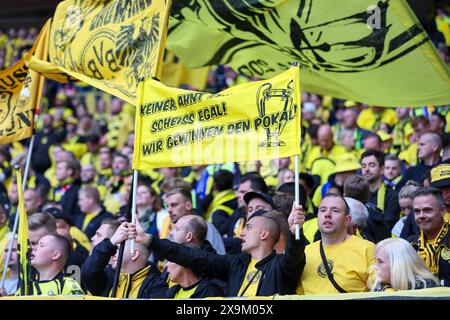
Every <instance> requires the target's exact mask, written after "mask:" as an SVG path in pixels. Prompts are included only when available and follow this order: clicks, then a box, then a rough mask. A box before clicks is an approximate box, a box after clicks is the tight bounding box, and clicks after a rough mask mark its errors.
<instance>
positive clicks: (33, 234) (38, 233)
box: [28, 228, 50, 251]
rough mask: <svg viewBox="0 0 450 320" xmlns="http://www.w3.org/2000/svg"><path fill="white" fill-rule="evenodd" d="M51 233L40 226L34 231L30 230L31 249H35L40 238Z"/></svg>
mask: <svg viewBox="0 0 450 320" xmlns="http://www.w3.org/2000/svg"><path fill="white" fill-rule="evenodd" d="M49 233H50V232H49V231H48V230H47V229H46V228H40V229H37V230H34V231H31V230H30V231H29V232H28V238H29V239H30V247H31V250H32V251H33V248H35V247H36V246H37V244H38V242H39V240H41V238H42V237H43V236H46V235H47V234H49Z"/></svg>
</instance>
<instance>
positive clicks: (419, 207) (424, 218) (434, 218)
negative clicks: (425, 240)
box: [413, 195, 445, 234]
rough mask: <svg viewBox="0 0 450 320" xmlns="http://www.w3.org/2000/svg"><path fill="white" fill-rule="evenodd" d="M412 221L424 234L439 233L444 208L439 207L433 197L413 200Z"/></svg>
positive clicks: (421, 197)
mask: <svg viewBox="0 0 450 320" xmlns="http://www.w3.org/2000/svg"><path fill="white" fill-rule="evenodd" d="M413 206H414V219H415V221H416V224H417V225H418V226H419V228H420V229H421V230H423V232H424V233H425V234H430V233H435V232H437V231H439V229H440V228H441V226H442V223H443V221H444V213H445V207H444V206H442V207H441V206H439V203H438V202H437V201H436V198H435V197H434V196H433V195H428V196H418V197H415V198H414V201H413Z"/></svg>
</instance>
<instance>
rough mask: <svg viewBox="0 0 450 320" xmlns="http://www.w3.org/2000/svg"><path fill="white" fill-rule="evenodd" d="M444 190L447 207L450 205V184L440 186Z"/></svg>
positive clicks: (443, 194) (443, 195) (443, 196)
mask: <svg viewBox="0 0 450 320" xmlns="http://www.w3.org/2000/svg"><path fill="white" fill-rule="evenodd" d="M439 189H440V190H441V192H442V198H444V203H445V206H446V207H450V186H446V187H441V188H439Z"/></svg>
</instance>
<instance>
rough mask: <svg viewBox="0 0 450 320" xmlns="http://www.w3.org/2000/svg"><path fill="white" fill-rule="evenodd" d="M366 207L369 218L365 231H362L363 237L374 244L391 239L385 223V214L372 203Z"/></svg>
mask: <svg viewBox="0 0 450 320" xmlns="http://www.w3.org/2000/svg"><path fill="white" fill-rule="evenodd" d="M366 207H367V210H368V211H369V217H368V218H367V221H366V226H365V228H364V230H362V231H361V235H362V237H363V238H364V239H366V240H369V241H371V242H373V243H378V242H380V241H381V240H384V239H387V238H390V237H391V232H390V230H389V229H388V227H387V226H386V224H385V223H384V215H383V212H382V211H381V210H380V209H379V208H378V207H377V206H375V205H373V204H372V203H367V204H366Z"/></svg>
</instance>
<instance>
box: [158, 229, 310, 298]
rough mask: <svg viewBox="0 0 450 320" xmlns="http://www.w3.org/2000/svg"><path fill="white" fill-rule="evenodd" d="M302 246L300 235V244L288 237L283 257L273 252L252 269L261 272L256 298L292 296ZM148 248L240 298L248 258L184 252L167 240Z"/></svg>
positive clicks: (302, 262)
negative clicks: (216, 281) (218, 282)
mask: <svg viewBox="0 0 450 320" xmlns="http://www.w3.org/2000/svg"><path fill="white" fill-rule="evenodd" d="M305 242H306V239H305V237H304V235H303V233H302V234H301V238H300V240H295V238H294V235H292V233H289V237H288V242H287V246H286V251H285V253H284V254H276V253H275V251H274V252H272V253H271V254H270V255H269V256H267V257H266V258H264V259H262V260H261V261H259V262H258V263H257V264H256V265H255V267H256V268H257V269H258V270H261V271H262V276H261V280H260V281H259V285H258V289H257V293H256V295H257V296H270V295H274V294H276V293H278V294H282V295H285V294H295V289H296V287H297V283H298V281H299V279H300V276H301V274H302V272H303V268H304V267H305V263H306V260H305ZM150 248H151V249H152V250H153V251H156V252H158V253H159V254H160V255H161V256H162V257H164V258H166V259H167V260H169V261H173V262H175V263H177V264H179V265H182V266H185V267H188V268H190V269H192V270H193V271H194V272H196V273H197V274H200V275H202V274H206V275H208V276H209V277H211V278H217V279H221V280H224V281H226V282H227V283H228V288H227V292H226V296H237V295H238V294H239V290H240V288H241V286H242V283H243V281H244V277H245V275H246V273H247V268H248V265H249V264H250V261H251V256H250V255H249V254H246V253H243V252H242V253H238V254H235V255H216V254H211V253H209V252H206V251H204V250H198V249H192V248H187V247H185V246H183V245H179V244H177V243H174V242H171V241H169V240H167V239H153V241H152V242H151V244H150Z"/></svg>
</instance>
